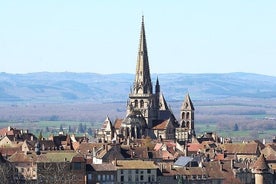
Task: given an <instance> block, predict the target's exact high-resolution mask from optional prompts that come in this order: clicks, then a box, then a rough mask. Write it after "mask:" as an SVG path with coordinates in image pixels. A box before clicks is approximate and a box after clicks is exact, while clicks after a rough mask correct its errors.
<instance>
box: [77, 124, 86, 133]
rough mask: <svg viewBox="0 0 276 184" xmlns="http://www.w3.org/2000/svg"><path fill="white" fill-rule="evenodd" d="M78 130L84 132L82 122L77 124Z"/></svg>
mask: <svg viewBox="0 0 276 184" xmlns="http://www.w3.org/2000/svg"><path fill="white" fill-rule="evenodd" d="M78 132H79V133H84V132H85V130H84V128H83V125H82V123H80V124H79V128H78Z"/></svg>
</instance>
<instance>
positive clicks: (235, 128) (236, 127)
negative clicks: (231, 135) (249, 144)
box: [233, 123, 239, 131]
mask: <svg viewBox="0 0 276 184" xmlns="http://www.w3.org/2000/svg"><path fill="white" fill-rule="evenodd" d="M233 131H239V126H238V124H237V123H235V125H234V128H233Z"/></svg>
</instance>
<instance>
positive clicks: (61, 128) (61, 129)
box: [59, 124, 63, 132]
mask: <svg viewBox="0 0 276 184" xmlns="http://www.w3.org/2000/svg"><path fill="white" fill-rule="evenodd" d="M59 131H60V132H63V127H62V124H60V127H59Z"/></svg>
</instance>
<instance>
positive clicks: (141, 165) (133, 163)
mask: <svg viewBox="0 0 276 184" xmlns="http://www.w3.org/2000/svg"><path fill="white" fill-rule="evenodd" d="M116 167H117V169H157V168H158V167H157V166H156V165H155V164H154V162H153V161H143V160H117V165H116Z"/></svg>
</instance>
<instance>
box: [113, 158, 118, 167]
mask: <svg viewBox="0 0 276 184" xmlns="http://www.w3.org/2000/svg"><path fill="white" fill-rule="evenodd" d="M113 165H114V166H118V163H117V158H115V159H114V162H113Z"/></svg>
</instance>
